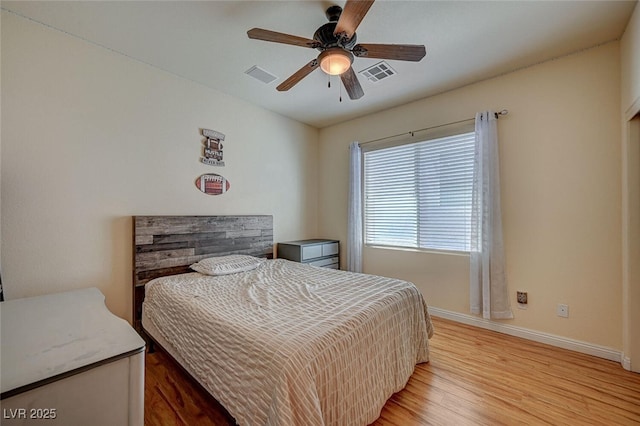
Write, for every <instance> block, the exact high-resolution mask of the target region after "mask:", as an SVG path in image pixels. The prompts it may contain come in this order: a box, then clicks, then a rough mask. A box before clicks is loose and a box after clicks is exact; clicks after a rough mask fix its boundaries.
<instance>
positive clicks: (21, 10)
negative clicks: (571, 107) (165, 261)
mask: <svg viewBox="0 0 640 426" xmlns="http://www.w3.org/2000/svg"><path fill="white" fill-rule="evenodd" d="M332 4H338V5H340V6H344V0H340V1H337V2H335V3H334V2H331V1H265V0H263V1H197V2H191V1H105V2H102V1H70V2H60V1H45V2H38V1H18V2H13V1H2V8H3V9H5V10H8V11H11V12H14V13H17V14H20V15H22V16H25V17H28V18H30V19H32V20H34V21H37V22H40V23H43V24H45V25H47V26H50V27H53V28H56V29H59V30H61V31H64V32H65V33H68V34H71V35H74V36H77V37H79V38H81V39H84V40H86V41H88V42H91V43H95V44H97V45H99V46H102V47H105V48H108V49H111V50H113V51H115V52H119V53H121V54H124V55H126V56H128V57H131V58H134V59H136V60H139V61H141V62H144V63H146V64H149V65H152V66H155V67H157V68H160V69H162V70H165V71H168V72H170V73H173V74H176V75H179V76H181V77H184V78H187V79H189V80H193V81H195V82H198V83H200V84H203V85H205V86H208V87H211V88H213V89H217V90H219V91H222V92H225V93H228V94H230V95H233V96H235V97H238V98H241V99H245V100H247V101H249V102H251V103H253V104H256V105H259V106H262V107H264V108H266V109H269V110H272V111H275V112H277V113H280V114H282V115H285V116H288V117H291V118H293V119H295V120H298V121H301V122H303V123H307V124H310V125H312V126H315V127H324V126H328V125H331V124H335V123H339V122H341V121H345V120H348V119H352V118H355V117H358V116H361V115H365V114H368V113H371V112H374V111H379V110H383V109H387V108H390V107H393V106H396V105H400V104H403V103H406V102H410V101H413V100H417V99H420V98H424V97H427V96H430V95H434V94H436V93H441V92H443V91H446V90H450V89H453V88H457V87H460V86H463V85H466V84H470V83H473V82H476V81H480V80H484V79H487V78H490V77H494V76H497V75H500V74H504V73H506V72H510V71H513V70H516V69H519V68H523V67H526V66H530V65H533V64H536V63H540V62H543V61H546V60H548V59H551V58H554V57H559V56H563V55H566V54H569V53H571V52H575V51H579V50H582V49H585V48H589V47H592V46H596V45H598V44H602V43H605V42H608V41H611V40H616V39H619V38H620V37H621V35H622V33H623V31H624V28H625V26H626V24H627V22H628V20H629V18H630V16H631V14H632V12H633V8H634V6H635V5H636V1H635V0H632V1H611V0H609V1H390V0H377V1H376V2H375V3H374V4H373V6H372V7H371V9H370V10H369V12H368V14H367V15H366V16H365V18H364V20H363V21H362V23H361V24H360V26H359V27H358V30H357V36H358V42H360V43H404V44H424V45H425V46H426V48H427V55H426V57H425V58H424V59H423V60H422V61H421V62H419V63H415V62H403V61H388V63H389V64H390V65H391V66H392V67H393V68H394V69H395V70H396V71H397V73H398V74H397V75H396V76H393V77H390V78H388V79H385V80H382V81H380V82H378V83H371V82H369V81H367V80H366V79H365V78H364V77H363V76H359V80H360V83H361V85H362V88H363V89H364V93H365V95H364V96H363V97H362V98H361V99H359V100H355V101H352V100H350V99H349V97H348V96H347V95H346V93H345V91H344V89H342V99H343V100H342V102H339V96H340V93H339V91H340V86H341V84H338V83H339V80H338V79H337V78H336V77H333V78H332V85H331V88H327V81H328V77H327V75H325V74H324V73H322V71H320V70H319V69H317V70H316V71H314V72H313V73H312V74H311V75H309V76H308V77H306V78H305V79H303V80H302V81H301V82H300V83H298V85H296V86H295V87H294V88H292V89H291V90H289V91H288V92H278V91H276V89H275V88H276V86H277V85H278V84H280V83H281V82H282V81H283V80H285V79H286V78H288V77H289V76H290V75H291V74H293V73H294V72H295V71H297V70H298V69H299V68H300V67H302V66H303V65H304V64H306V63H307V62H309V61H310V60H311V59H313V58H315V57H316V56H317V54H318V51H316V50H312V49H307V48H303V47H297V46H290V45H284V44H277V43H269V42H264V41H260V40H250V39H249V38H248V37H247V35H246V32H247V30H249V29H251V28H253V27H259V28H264V29H269V30H273V31H278V32H283V33H287V34H292V35H297V36H301V37H305V38H312V37H313V33H314V32H315V30H316V29H317V28H318V27H320V26H321V25H323V24H325V23H326V22H327V19H326V17H325V15H324V12H325V10H326V8H327V7H329V6H331V5H332ZM377 62H379V60H376V59H367V58H356V59H355V61H354V64H353V67H354V70H355V71H356V72H359V71H361V70H362V69H364V68H367V67H369V66H370V65H373V64H375V63H377ZM253 65H258V66H260V67H261V68H263V69H265V70H267V71H268V72H270V73H272V74H274V75H276V76H277V77H278V78H277V79H276V80H275V81H274V82H272V83H269V84H264V83H262V82H260V81H258V80H256V79H254V78H252V77H250V76H248V75H246V74H245V71H246V70H248V69H249V68H250V67H252V66H253Z"/></svg>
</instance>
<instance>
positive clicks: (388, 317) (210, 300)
mask: <svg viewBox="0 0 640 426" xmlns="http://www.w3.org/2000/svg"><path fill="white" fill-rule="evenodd" d="M143 310H144V314H143V321H144V322H143V324H144V326H145V329H146V330H147V331H149V330H150V329H151V330H152V331H151V332H150V333H151V334H152V336H154V337H155V338H157V339H158V340H160V343H161V344H162V343H163V342H164V345H163V346H165V347H167V346H168V349H169V351H170V353H171V354H172V355H173V356H174V358H176V359H177V360H178V361H179V362H180V363H181V364H182V365H183V366H184V367H185V368H186V369H187V370H188V371H189V372H190V373H191V374H192V375H193V376H194V378H195V379H196V380H197V381H198V382H200V384H202V386H203V387H205V389H207V390H208V391H209V392H210V393H211V394H212V395H213V396H214V397H215V398H216V399H217V400H218V401H219V402H220V403H221V404H222V405H223V406H224V407H225V408H226V409H227V410H228V411H229V413H230V414H231V415H232V416H233V417H234V418H235V419H236V421H237V422H238V424H240V425H282V426H288V425H366V424H369V423H371V422H373V421H374V420H375V419H376V418H377V417H378V416H379V415H380V410H381V409H382V407H383V406H384V404H385V402H386V401H387V399H388V398H389V397H390V396H391V395H392V394H393V393H394V392H397V391H399V390H401V389H402V388H404V386H405V385H406V383H407V381H408V379H409V377H410V376H411V374H412V373H413V370H414V368H415V365H416V364H417V363H421V362H426V361H428V359H429V350H428V349H429V342H428V338H429V337H431V335H432V334H433V328H432V325H431V321H430V318H429V313H428V311H427V305H426V302H425V301H424V299H423V297H422V295H421V293H420V292H419V290H418V289H417V288H416V287H415V286H414V285H413V284H411V283H409V282H406V281H401V280H397V279H392V278H385V277H379V276H373V275H366V274H355V273H351V272H345V271H338V270H331V269H326V268H319V267H314V266H309V265H304V264H300V263H295V262H290V261H287V260H281V259H276V260H269V261H265V262H264V263H262V264H261V265H260V266H259V267H258V268H257V269H255V270H253V271H249V272H243V273H238V274H232V275H224V276H218V277H212V276H208V275H202V274H199V273H190V274H182V275H175V276H169V277H163V278H158V279H156V280H153V281H150V282H149V283H147V285H146V296H145V302H144V305H143Z"/></svg>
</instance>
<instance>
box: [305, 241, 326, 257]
mask: <svg viewBox="0 0 640 426" xmlns="http://www.w3.org/2000/svg"><path fill="white" fill-rule="evenodd" d="M323 247H324V246H323V245H320V244H317V245H313V246H302V247H301V248H302V260H303V261H304V260H310V259H314V258H316V257H322V256H326V255H324V254H323V251H324V250H323Z"/></svg>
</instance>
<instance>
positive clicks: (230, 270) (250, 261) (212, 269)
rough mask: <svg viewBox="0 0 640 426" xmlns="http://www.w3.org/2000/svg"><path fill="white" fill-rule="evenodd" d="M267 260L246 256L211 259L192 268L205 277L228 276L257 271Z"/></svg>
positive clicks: (234, 255) (203, 260) (235, 255)
mask: <svg viewBox="0 0 640 426" xmlns="http://www.w3.org/2000/svg"><path fill="white" fill-rule="evenodd" d="M264 261H265V259H260V258H258V257H253V256H249V255H246V254H230V255H228V256H219V257H209V258H207V259H202V260H201V261H199V262H197V263H194V264H193V265H191V266H190V268H191V269H193V270H194V271H196V272H200V273H201V274H205V275H228V274H235V273H238V272H246V271H250V270H252V269H256V268H257V267H258V266H260V265H261V264H262V262H264Z"/></svg>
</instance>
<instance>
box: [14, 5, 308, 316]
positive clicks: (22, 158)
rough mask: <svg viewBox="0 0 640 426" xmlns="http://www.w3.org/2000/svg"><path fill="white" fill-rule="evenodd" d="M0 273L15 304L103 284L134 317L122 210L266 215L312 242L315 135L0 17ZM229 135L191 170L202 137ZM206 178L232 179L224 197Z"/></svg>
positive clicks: (279, 228) (290, 235)
mask: <svg viewBox="0 0 640 426" xmlns="http://www.w3.org/2000/svg"><path fill="white" fill-rule="evenodd" d="M2 124H3V126H2V154H3V155H2V168H1V171H2V206H1V207H2V274H3V275H2V278H3V283H4V284H5V291H6V296H7V297H9V298H17V297H24V296H31V295H37V294H42V293H49V292H57V291H62V290H67V289H74V288H80V287H88V286H96V287H99V288H100V289H101V290H102V291H103V293H104V294H105V295H106V297H107V305H108V307H109V308H110V309H111V310H112V311H113V312H114V313H116V314H117V315H119V316H122V317H125V318H130V310H131V300H130V299H131V262H132V260H131V259H132V257H131V256H132V250H131V227H132V222H131V219H130V217H131V215H147V214H164V215H170V214H178V215H180V214H190V215H216V214H272V215H274V228H275V230H274V231H275V235H274V239H275V241H278V240H286V239H294V238H295V239H297V238H303V237H311V236H315V234H316V224H317V220H316V207H317V195H316V181H317V166H316V158H317V140H318V131H317V130H316V129H314V128H311V127H308V126H305V125H302V124H300V123H298V122H295V121H292V120H289V119H287V118H284V117H282V116H279V115H277V114H274V113H271V112H268V111H266V110H263V109H261V108H258V107H255V106H252V105H250V104H248V103H245V102H243V101H241V100H238V99H236V98H232V97H230V96H227V95H225V94H223V93H220V92H217V91H214V90H211V89H208V88H206V87H203V86H201V85H198V84H195V83H193V82H190V81H188V80H185V79H182V78H178V77H176V76H173V75H171V74H167V73H165V72H163V71H160V70H158V69H155V68H153V67H150V66H147V65H145V64H142V63H139V62H136V61H134V60H131V59H129V58H126V57H124V56H122V55H119V54H116V53H114V52H111V51H108V50H105V49H102V48H100V47H97V46H95V45H92V44H89V43H86V42H83V41H81V40H78V39H76V38H73V37H70V36H68V35H66V34H63V33H61V32H57V31H53V30H51V29H48V28H45V27H43V26H41V25H39V24H36V23H34V22H32V21H28V20H25V19H23V18H20V17H17V16H15V15H13V14H10V13H6V12H3V13H2ZM203 127H204V128H210V129H214V130H217V131H220V132H222V133H224V134H225V135H226V144H225V148H224V156H225V158H224V159H225V162H226V166H225V167H211V166H206V165H203V164H201V163H199V157H200V154H201V140H202V137H201V136H200V135H199V128H203ZM202 173H219V174H222V175H223V176H225V177H226V178H227V179H229V181H230V182H231V189H230V191H229V192H228V193H227V194H224V195H221V196H217V197H216V196H208V195H205V194H202V193H200V192H199V191H198V190H197V189H196V188H195V186H194V181H195V179H196V177H197V176H199V175H200V174H202Z"/></svg>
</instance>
